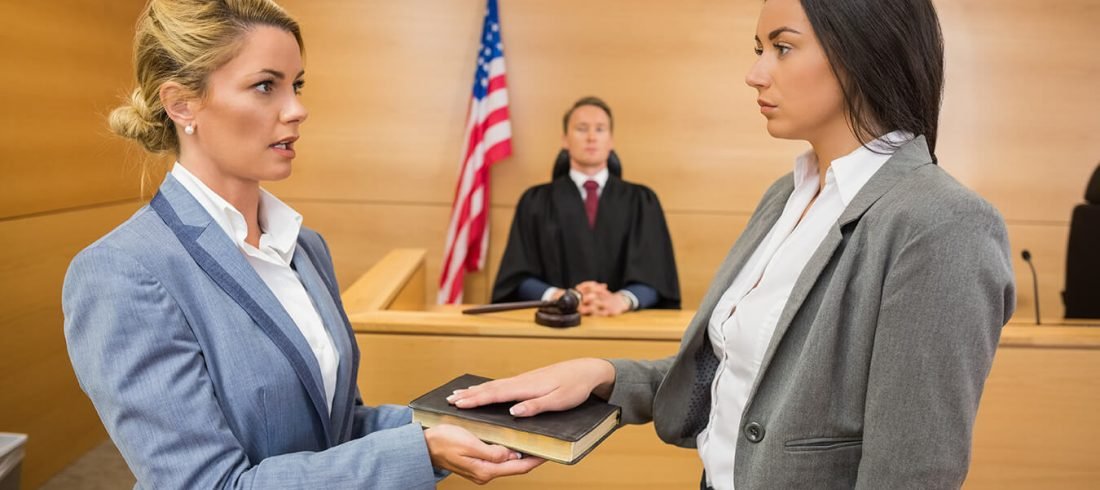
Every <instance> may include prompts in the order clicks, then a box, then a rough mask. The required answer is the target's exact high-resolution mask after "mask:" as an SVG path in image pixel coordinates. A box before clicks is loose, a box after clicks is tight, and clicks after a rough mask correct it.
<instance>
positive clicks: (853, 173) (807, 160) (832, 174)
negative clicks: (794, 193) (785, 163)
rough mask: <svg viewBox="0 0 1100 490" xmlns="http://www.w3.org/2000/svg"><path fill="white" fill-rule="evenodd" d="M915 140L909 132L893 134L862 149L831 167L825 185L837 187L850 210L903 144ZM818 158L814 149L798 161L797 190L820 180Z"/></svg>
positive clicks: (836, 161) (795, 177) (796, 164)
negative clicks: (808, 183) (862, 190)
mask: <svg viewBox="0 0 1100 490" xmlns="http://www.w3.org/2000/svg"><path fill="white" fill-rule="evenodd" d="M911 139H913V135H912V134H911V133H908V132H906V131H894V132H892V133H888V134H886V135H883V136H882V137H880V138H877V139H875V140H874V141H871V142H869V143H867V144H866V145H860V146H859V147H858V148H856V149H855V150H854V151H852V152H851V153H849V154H847V155H844V156H842V157H840V158H837V159H836V160H833V163H832V164H831V165H829V170H826V171H825V174H826V175H825V178H826V180H827V182H826V185H828V184H829V183H835V184H836V187H837V192H838V193H839V194H840V199H841V201H843V202H844V205H845V206H847V205H848V204H849V203H851V202H852V199H854V198H855V197H856V194H858V193H859V191H860V189H863V186H864V185H865V184H867V181H869V180H871V177H873V176H874V175H875V173H876V172H878V169H880V168H882V166H883V165H885V164H886V161H887V160H889V159H890V157H891V156H893V155H894V152H895V151H896V150H897V148H898V147H899V146H901V143H904V142H906V141H909V140H911ZM817 178H818V174H817V157H816V156H815V154H814V151H813V149H810V150H809V151H807V152H806V153H803V154H801V155H799V156H798V158H796V159H795V164H794V184H795V187H798V186H800V185H802V184H804V183H806V182H807V181H808V180H811V179H813V180H817Z"/></svg>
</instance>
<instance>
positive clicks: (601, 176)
mask: <svg viewBox="0 0 1100 490" xmlns="http://www.w3.org/2000/svg"><path fill="white" fill-rule="evenodd" d="M607 176H608V172H607V167H604V168H603V170H600V171H599V172H596V175H588V174H586V173H584V172H581V171H578V170H575V169H572V168H571V169H569V178H570V179H572V180H573V183H574V184H576V186H577V190H578V191H580V193H581V200H584V199H587V198H588V191H587V190H585V189H584V183H585V182H588V181H590V180H595V181H596V184H599V187H597V188H596V195H597V196H602V195H603V188H604V187H605V186H606V185H607Z"/></svg>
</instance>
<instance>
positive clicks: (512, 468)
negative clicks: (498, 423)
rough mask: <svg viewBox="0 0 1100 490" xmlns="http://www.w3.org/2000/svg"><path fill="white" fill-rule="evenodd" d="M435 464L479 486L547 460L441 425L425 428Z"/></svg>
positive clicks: (457, 428)
mask: <svg viewBox="0 0 1100 490" xmlns="http://www.w3.org/2000/svg"><path fill="white" fill-rule="evenodd" d="M424 440H425V441H426V442H427V444H428V455H429V456H430V457H431V459H432V466H434V467H436V468H442V469H445V470H448V471H451V472H453V473H456V474H458V475H460V476H462V477H463V478H466V479H467V480H470V481H472V482H474V483H477V484H478V485H483V484H485V483H488V482H489V481H490V480H492V479H494V478H498V477H502V476H509V475H522V474H524V473H527V472H528V471H531V470H532V469H534V468H535V467H536V466H538V465H540V464H542V463H544V462H545V460H544V459H542V458H536V457H534V456H522V455H520V454H519V453H517V452H515V451H512V450H511V449H508V448H506V447H504V446H497V445H489V444H485V443H484V442H481V440H480V439H478V438H477V437H476V436H474V435H473V434H471V433H470V431H468V430H466V429H463V428H462V427H458V426H454V425H437V426H435V427H432V428H429V429H426V430H425V431H424Z"/></svg>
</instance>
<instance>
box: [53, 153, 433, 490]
mask: <svg viewBox="0 0 1100 490" xmlns="http://www.w3.org/2000/svg"><path fill="white" fill-rule="evenodd" d="M292 266H293V267H294V268H295V270H296V271H297V272H298V275H299V276H300V277H301V279H302V283H303V284H304V285H305V288H306V291H307V292H308V293H309V295H310V298H311V299H312V300H313V303H314V304H315V305H316V307H317V310H318V312H319V313H320V315H321V318H322V319H323V321H324V324H325V327H326V328H327V329H328V330H329V334H330V335H331V336H332V340H333V343H334V344H335V346H336V349H337V350H339V352H340V366H339V369H338V371H337V379H336V393H335V396H334V399H333V402H332V411H331V414H330V413H329V410H328V409H327V407H326V404H325V396H324V392H323V390H322V386H323V385H322V381H321V374H320V370H319V368H318V366H317V361H316V358H315V357H314V355H313V353H312V351H311V350H310V348H309V345H308V344H307V343H306V340H305V338H303V337H302V335H301V333H300V331H299V330H298V328H297V326H295V324H294V322H293V321H292V320H291V319H290V316H289V315H288V314H287V313H286V311H285V310H284V309H283V307H282V305H280V303H279V301H278V300H277V299H276V298H275V296H274V294H272V292H271V291H270V290H269V289H268V288H267V286H266V285H265V284H264V282H263V281H262V280H261V279H260V277H259V276H258V275H257V274H256V272H255V271H254V270H253V268H252V266H251V265H249V264H248V262H247V261H246V259H245V258H244V256H243V255H242V254H241V252H240V251H239V250H238V249H237V247H236V246H235V245H234V244H233V243H232V241H231V240H230V238H229V237H228V236H227V235H226V234H225V232H224V231H223V230H222V229H221V228H220V227H219V226H218V225H217V223H215V221H214V220H213V218H211V216H210V215H209V214H207V213H206V211H205V210H204V209H203V208H202V206H201V205H200V204H199V203H198V202H197V201H196V200H195V199H194V198H193V197H192V196H191V195H190V194H189V193H188V192H187V190H186V189H184V187H183V186H182V185H180V184H179V182H177V181H176V180H175V179H174V178H173V177H172V176H171V175H169V176H168V177H167V178H166V179H165V181H164V183H163V184H162V185H161V187H160V192H159V193H158V194H157V195H156V197H154V198H153V200H152V202H151V203H150V204H149V205H148V206H145V207H142V208H141V209H139V210H138V211H137V213H135V214H134V215H133V216H132V217H131V218H130V219H129V220H127V221H126V222H125V223H123V224H122V225H120V226H119V227H118V228H116V229H115V230H114V231H112V232H111V233H109V234H107V235H106V236H105V237H103V238H101V239H100V240H98V241H96V242H95V243H93V244H92V245H91V246H89V247H88V248H87V249H85V250H83V251H82V252H80V253H79V254H78V255H77V256H76V258H75V259H74V260H73V262H72V264H71V265H70V267H69V271H68V274H67V275H66V277H65V286H64V290H63V293H62V296H63V298H62V305H63V308H64V312H65V339H66V341H67V343H68V350H69V356H70V357H71V359H72V363H73V368H74V369H75V370H76V375H77V379H78V380H79V381H80V386H81V387H82V388H83V389H84V391H85V392H86V393H87V394H88V396H89V397H90V398H91V399H92V402H93V403H94V404H95V407H96V410H97V411H98V412H99V416H100V418H101V419H102V421H103V424H104V425H105V426H106V428H107V431H108V432H109V433H110V436H111V439H113V440H114V442H115V444H117V445H118V448H119V449H120V450H121V452H122V455H123V457H125V459H126V462H127V464H128V465H129V466H130V469H131V471H133V473H134V475H135V476H136V477H137V488H156V489H175V488H189V489H190V488H203V489H206V488H257V489H259V488H263V489H271V488H319V489H321V488H323V489H325V490H331V489H336V488H371V489H418V488H434V487H435V481H436V479H437V477H439V476H440V475H437V474H436V473H435V472H434V471H433V468H432V466H431V461H430V459H429V457H428V452H427V446H426V445H425V442H424V436H423V433H422V430H421V428H420V426H419V425H416V424H412V423H411V413H410V411H409V409H408V408H406V407H398V406H379V407H377V408H371V407H366V406H363V404H362V401H361V400H360V398H359V393H358V389H357V388H356V384H355V382H356V372H357V370H358V367H359V350H358V348H357V347H356V345H355V341H354V336H353V334H352V331H351V325H350V324H349V323H348V320H347V317H346V316H345V315H344V310H343V305H342V304H341V302H340V296H339V290H338V288H337V285H336V276H335V274H334V273H333V270H332V259H331V257H330V256H329V252H328V248H327V246H326V245H325V243H324V240H322V239H321V236H320V235H318V234H317V233H316V232H314V231H312V230H309V229H306V228H302V230H301V233H300V235H299V238H298V246H297V248H296V250H295V252H294V258H293V261H292Z"/></svg>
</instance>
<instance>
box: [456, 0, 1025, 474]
mask: <svg viewBox="0 0 1100 490" xmlns="http://www.w3.org/2000/svg"><path fill="white" fill-rule="evenodd" d="M755 45H756V46H755V47H756V52H757V54H758V56H759V59H758V61H757V62H756V63H755V64H754V65H753V66H752V68H751V69H750V70H749V73H748V75H747V76H746V83H747V84H748V85H749V86H751V87H753V88H755V89H756V91H757V94H758V103H759V105H760V111H761V113H762V114H763V116H764V117H765V118H766V119H767V127H768V132H769V133H770V134H771V135H772V136H774V137H777V138H784V139H800V140H806V141H808V142H809V143H810V144H811V146H812V149H811V150H810V151H808V152H806V153H805V154H804V155H802V156H800V157H798V158H797V159H796V161H795V165H794V169H793V171H792V173H790V174H787V175H785V176H783V177H781V178H780V179H779V180H778V181H776V182H775V184H773V185H772V186H771V188H769V189H768V190H767V192H765V194H764V197H763V199H762V200H761V202H760V204H759V205H758V206H757V208H756V210H755V212H754V213H753V216H752V218H751V219H750V221H749V223H748V226H747V227H746V228H745V231H744V233H742V235H741V237H740V238H739V239H738V240H737V242H736V243H735V244H734V246H733V248H732V250H730V253H729V255H728V256H727V257H726V260H725V262H724V263H723V264H722V266H721V268H719V270H718V273H717V275H716V277H715V279H714V282H713V283H712V284H711V287H710V290H709V291H708V292H707V294H706V296H705V297H704V298H703V301H702V303H701V304H700V306H699V309H698V314H697V315H696V316H695V318H694V319H693V320H692V322H691V324H690V325H689V326H688V329H687V331H686V333H685V335H684V338H683V340H682V342H681V346H680V351H679V353H678V354H677V355H676V356H673V357H670V358H667V359H662V360H658V361H637V360H611V361H604V360H599V359H577V360H573V361H567V362H564V363H560V364H556V365H553V366H548V367H545V368H542V369H539V370H535V371H531V372H529V373H525V374H522V375H519V376H516V377H514V378H508V379H504V380H499V381H495V382H491V383H487V384H484V385H481V386H477V387H472V388H471V389H468V390H463V391H460V392H458V393H456V394H455V395H454V396H452V397H451V402H452V403H454V404H455V405H456V406H459V407H472V406H477V405H482V404H485V403H490V402H502V401H520V403H518V404H516V405H514V406H513V407H512V411H513V413H514V414H515V415H517V416H530V415H533V414H536V413H539V412H542V411H546V410H562V409H566V408H569V407H572V406H575V405H576V404H578V403H579V402H580V401H582V400H584V399H585V398H586V397H587V396H588V395H589V394H590V393H595V394H597V395H599V396H602V397H604V398H606V399H608V400H609V401H610V402H611V403H614V404H616V405H620V406H622V407H623V421H624V422H626V423H646V422H648V421H650V420H652V421H653V422H654V424H655V426H656V429H657V433H658V435H660V437H661V439H663V440H664V441H666V442H668V443H670V444H675V445H678V446H682V447H697V448H698V450H699V454H700V457H701V458H702V460H703V466H704V469H705V471H706V472H705V475H704V478H703V481H702V483H701V486H703V487H705V488H708V487H709V488H715V489H721V490H728V489H733V488H738V489H761V488H775V489H788V488H891V489H897V488H920V489H929V488H958V487H959V486H961V485H962V482H963V480H964V479H965V477H966V471H967V467H968V465H969V456H970V442H971V436H972V429H973V423H974V418H975V415H976V413H977V409H978V401H979V398H980V397H981V392H982V386H983V384H984V382H985V379H986V376H987V375H988V373H989V369H990V366H991V364H992V362H993V354H994V351H995V350H996V347H997V342H998V340H999V337H1000V331H1001V327H1002V326H1003V325H1004V324H1005V323H1006V322H1007V321H1008V319H1009V317H1010V316H1011V315H1012V312H1013V309H1014V307H1015V287H1014V284H1013V275H1012V269H1011V265H1010V261H1009V247H1008V237H1007V235H1006V232H1005V226H1004V221H1003V220H1002V218H1001V216H1000V215H999V214H998V213H997V211H996V210H995V209H993V207H992V206H990V205H989V204H988V203H986V202H985V201H983V200H982V199H981V198H980V197H978V196H977V195H976V194H974V193H973V192H972V191H970V190H968V189H966V188H965V187H963V186H962V185H960V184H959V183H958V182H956V181H955V180H954V179H953V178H951V177H950V176H949V175H947V173H945V172H944V171H943V170H942V169H941V168H940V167H939V166H938V165H937V162H936V158H935V156H934V155H935V153H934V152H935V144H936V136H937V121H938V118H939V107H940V100H941V93H942V87H943V43H942V38H941V35H940V28H939V22H938V19H937V17H936V12H935V10H934V8H933V6H932V2H931V0H801V1H799V0H767V1H766V2H765V3H764V6H763V8H762V11H761V14H760V19H759V22H758V24H757V30H756V37H755Z"/></svg>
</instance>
